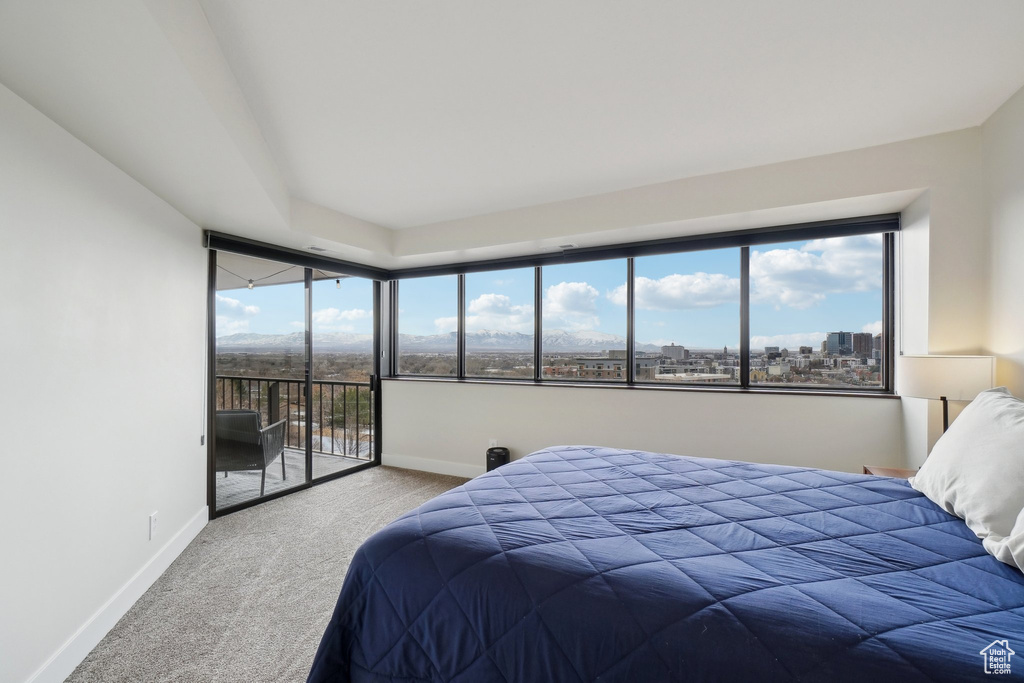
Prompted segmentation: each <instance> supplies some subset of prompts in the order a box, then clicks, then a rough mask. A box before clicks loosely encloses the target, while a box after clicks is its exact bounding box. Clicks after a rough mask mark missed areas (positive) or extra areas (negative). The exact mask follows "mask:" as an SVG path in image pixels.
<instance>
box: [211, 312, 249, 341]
mask: <svg viewBox="0 0 1024 683" xmlns="http://www.w3.org/2000/svg"><path fill="white" fill-rule="evenodd" d="M248 331H249V321H248V320H232V319H231V318H229V317H227V316H226V315H218V316H217V336H218V337H224V336H226V335H229V334H238V333H239V332H248Z"/></svg>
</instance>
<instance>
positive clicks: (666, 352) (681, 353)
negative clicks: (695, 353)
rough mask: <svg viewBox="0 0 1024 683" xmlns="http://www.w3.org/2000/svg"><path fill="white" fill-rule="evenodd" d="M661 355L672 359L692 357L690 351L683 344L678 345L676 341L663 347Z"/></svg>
mask: <svg viewBox="0 0 1024 683" xmlns="http://www.w3.org/2000/svg"><path fill="white" fill-rule="evenodd" d="M661 355H663V356H665V357H666V358H671V359H672V360H686V359H687V358H689V357H690V352H689V351H687V350H686V349H685V348H684V347H682V346H676V344H675V342H672V343H671V344H669V345H668V346H662V347H661Z"/></svg>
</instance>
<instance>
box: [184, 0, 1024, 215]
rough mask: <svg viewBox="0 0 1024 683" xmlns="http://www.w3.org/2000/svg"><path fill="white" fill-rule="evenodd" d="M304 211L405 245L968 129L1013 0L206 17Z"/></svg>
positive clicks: (312, 10) (995, 83) (1004, 63)
mask: <svg viewBox="0 0 1024 683" xmlns="http://www.w3.org/2000/svg"><path fill="white" fill-rule="evenodd" d="M201 5H202V7H203V9H204V10H205V13H206V15H207V17H208V19H209V22H210V25H211V26H212V28H213V31H214V33H215V35H216V37H217V39H218V41H219V43H220V45H221V47H222V49H223V51H224V54H225V56H226V57H227V61H228V63H229V64H230V66H231V69H232V71H233V72H234V74H235V76H236V77H237V79H238V82H239V84H240V85H241V88H242V91H243V93H244V94H245V98H246V100H247V101H248V103H249V106H250V107H251V110H252V113H253V115H254V117H255V119H256V121H257V122H258V123H259V126H260V128H261V129H262V131H263V134H264V136H265V137H266V139H267V142H268V143H269V145H270V148H271V150H272V152H273V155H274V157H275V158H276V160H277V162H278V164H279V167H280V169H281V171H282V173H283V175H284V178H285V181H286V183H287V185H288V188H289V190H290V192H291V193H292V195H293V196H296V197H299V198H301V199H304V200H307V201H309V202H313V203H316V204H320V205H322V206H326V207H329V208H332V209H335V210H337V211H340V212H343V213H346V214H350V215H354V216H358V217H360V218H362V219H365V220H368V221H370V222H373V223H376V224H379V225H384V226H387V227H392V228H407V227H411V226H417V225H422V224H426V223H433V222H438V221H447V220H451V219H456V218H462V217H466V216H472V215H477V214H484V213H491V212H495V211H501V210H507V209H512V208H517V207H524V206H532V205H535V204H540V203H546V202H552V201H556V200H562V199H568V198H573V197H580V196H587V195H593V194H598V193H603V192H608V191H613V190H620V189H624V188H629V187H636V186H640V185H647V184H650V183H656V182H661V181H667V180H672V179H676V178H682V177H688V176H694V175H702V174H707V173H713V172H719V171H724V170H731V169H737V168H745V167H750V166H757V165H761V164H766V163H772V162H777V161H783V160H788V159H797V158H803V157H809V156H815V155H820V154H825V153H830V152H836V151H841V150H848V149H855V148H861V147H867V146H872V145H878V144H883V143H887V142H893V141H896V140H904V139H907V138H913V137H919V136H923V135H928V134H932V133H938V132H943V131H950V130H956V129H961V128H966V127H970V126H976V125H979V124H980V123H982V122H983V121H984V120H985V119H986V118H987V117H988V116H989V115H990V114H991V113H992V112H993V111H994V110H995V109H996V108H997V107H998V106H999V105H1000V104H1001V103H1002V102H1004V101H1005V100H1006V99H1007V98H1008V97H1009V96H1010V95H1011V94H1013V93H1014V92H1015V91H1016V90H1017V89H1018V88H1019V87H1020V86H1021V84H1022V83H1024V39H1022V36H1024V31H1022V29H1024V2H1020V1H1019V0H1009V1H1003V2H999V1H991V0H987V1H986V2H962V1H961V0H866V1H865V0H858V1H857V2H822V1H821V0H782V1H775V2H756V1H751V0H716V1H715V2H709V1H707V0H688V1H678V0H673V1H670V2H661V1H658V2H650V1H644V2H621V1H620V0H602V1H597V2H595V1H593V0H571V1H567V0H560V1H558V2H550V1H547V2H480V1H479V0H459V1H447V2H422V3H390V2H322V1H311V0H292V1H289V2H279V1H276V0H259V1H256V0H201Z"/></svg>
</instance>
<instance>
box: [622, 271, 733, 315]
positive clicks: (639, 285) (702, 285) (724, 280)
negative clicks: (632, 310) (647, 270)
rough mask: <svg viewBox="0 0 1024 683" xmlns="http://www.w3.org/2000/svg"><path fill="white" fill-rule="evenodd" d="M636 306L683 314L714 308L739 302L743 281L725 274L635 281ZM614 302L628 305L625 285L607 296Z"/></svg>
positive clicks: (641, 278)
mask: <svg viewBox="0 0 1024 683" xmlns="http://www.w3.org/2000/svg"><path fill="white" fill-rule="evenodd" d="M633 296H634V297H635V301H636V307H637V308H639V309H646V310H649V311H681V310H685V309H688V308H713V307H714V306H720V305H722V304H727V303H736V302H738V301H739V300H740V281H739V279H738V278H733V277H729V276H728V275H723V274H722V273H692V274H688V275H680V274H679V273H675V274H672V275H666V276H665V277H663V278H661V279H660V280H652V279H650V278H646V277H638V278H636V283H635V291H634V295H633ZM608 298H609V299H610V300H611V301H612V303H615V304H618V305H620V306H625V305H626V285H619V286H618V287H616V288H615V289H613V290H612V291H611V292H609V293H608Z"/></svg>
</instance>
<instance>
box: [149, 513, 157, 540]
mask: <svg viewBox="0 0 1024 683" xmlns="http://www.w3.org/2000/svg"><path fill="white" fill-rule="evenodd" d="M155 536H156V511H155V510H154V511H153V514H151V515H150V516H149V540H151V541H152V540H153V538H154V537H155Z"/></svg>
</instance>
